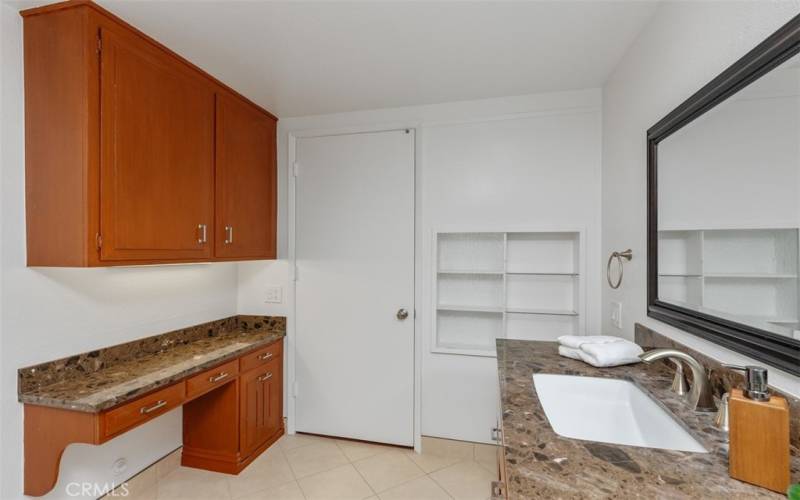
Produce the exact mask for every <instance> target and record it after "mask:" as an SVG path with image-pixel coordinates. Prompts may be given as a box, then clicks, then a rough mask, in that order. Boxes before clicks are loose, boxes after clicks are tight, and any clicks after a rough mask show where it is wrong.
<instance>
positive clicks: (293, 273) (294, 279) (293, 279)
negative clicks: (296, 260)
mask: <svg viewBox="0 0 800 500" xmlns="http://www.w3.org/2000/svg"><path fill="white" fill-rule="evenodd" d="M297 270H298V267H297V264H294V265H293V266H292V281H297V279H298V278H297V274H298V271H297Z"/></svg>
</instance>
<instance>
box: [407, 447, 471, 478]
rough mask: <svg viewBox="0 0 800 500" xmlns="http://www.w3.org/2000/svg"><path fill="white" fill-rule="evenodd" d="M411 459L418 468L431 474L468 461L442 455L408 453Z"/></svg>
mask: <svg viewBox="0 0 800 500" xmlns="http://www.w3.org/2000/svg"><path fill="white" fill-rule="evenodd" d="M408 456H409V458H411V460H413V461H414V463H415V464H417V466H418V467H419V468H420V469H422V470H423V471H425V473H427V474H430V473H431V472H435V471H437V470H440V469H444V468H445V467H449V466H451V465H455V464H457V463H458V462H461V461H463V460H466V459H464V458H459V457H457V456H456V457H447V456H441V455H431V454H424V453H417V452H415V451H410V452H408Z"/></svg>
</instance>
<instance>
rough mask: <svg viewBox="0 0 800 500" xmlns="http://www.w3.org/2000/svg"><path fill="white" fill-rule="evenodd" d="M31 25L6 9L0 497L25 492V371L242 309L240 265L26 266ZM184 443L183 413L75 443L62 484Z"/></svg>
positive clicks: (103, 478)
mask: <svg viewBox="0 0 800 500" xmlns="http://www.w3.org/2000/svg"><path fill="white" fill-rule="evenodd" d="M21 25H22V23H21V18H20V16H19V14H18V13H17V12H16V10H15V9H14V8H12V7H11V6H9V5H6V4H3V5H2V6H0V26H2V120H3V121H2V136H1V140H2V142H1V143H0V152H1V153H2V157H1V158H0V159H1V160H2V163H1V164H2V172H1V174H0V187H1V189H2V191H1V192H0V199H1V203H0V214H2V219H1V220H0V224H1V225H2V247H0V256H1V258H2V266H0V280H2V281H0V288H1V290H0V308H2V309H1V310H2V313H3V314H2V317H1V318H0V332H2V335H0V370H1V371H0V384H2V385H0V391H1V392H2V396H3V397H2V403H1V406H0V421H2V424H3V425H2V430H1V431H0V437H1V438H2V446H0V461H2V462H0V464H2V466H1V467H0V470H1V471H2V476H1V477H2V490H0V498H3V499H4V500H5V499H15V498H20V497H21V496H22V405H20V404H19V403H18V402H17V400H16V393H17V369H18V368H20V367H23V366H27V365H30V364H34V363H38V362H42V361H48V360H52V359H56V358H59V357H62V356H66V355H70V354H75V353H79V352H83V351H88V350H91V349H96V348H99V347H103V346H107V345H111V344H118V343H121V342H125V341H128V340H133V339H136V338H140V337H144V336H148V335H153V334H157V333H162V332H165V331H168V330H172V329H175V328H180V327H183V326H188V325H192V324H197V323H201V322H204V321H210V320H214V319H219V318H222V317H225V316H230V315H233V314H236V310H237V309H236V305H237V304H236V301H237V295H236V293H237V292H236V285H237V270H236V265H235V264H206V265H187V266H154V267H139V268H121V269H42V268H38V269H31V268H27V267H25V220H24V149H23V141H24V133H23V91H22V32H21ZM180 443H181V414H180V410H176V411H173V412H170V413H168V414H166V415H164V416H162V417H159V418H158V419H157V420H156V421H154V422H152V423H150V424H148V425H145V426H142V427H140V428H138V429H136V430H134V431H132V432H130V433H127V434H126V435H125V436H122V437H120V438H117V439H114V440H112V441H110V442H109V443H106V444H104V445H102V446H86V445H77V446H75V445H73V446H70V447H69V448H68V449H67V452H66V453H65V455H64V459H63V461H62V464H61V476H60V479H61V484H64V482H65V481H69V480H80V481H97V482H99V483H106V482H112V481H116V482H117V483H119V482H121V481H122V480H124V479H126V478H127V477H128V476H130V475H132V474H133V473H135V472H137V471H138V470H141V469H142V468H144V467H145V466H146V465H149V464H150V463H152V462H153V461H155V460H157V459H158V458H160V457H161V456H163V455H165V454H166V453H168V452H170V451H172V450H174V449H175V448H177V447H178V446H180ZM121 457H125V458H126V459H127V460H128V468H127V470H126V471H125V472H124V473H123V474H121V475H118V476H115V475H113V474H112V472H111V469H110V467H111V463H112V462H113V461H114V460H116V459H117V458H121ZM56 491H57V490H56ZM54 493H55V492H54ZM61 496H63V490H62V495H61Z"/></svg>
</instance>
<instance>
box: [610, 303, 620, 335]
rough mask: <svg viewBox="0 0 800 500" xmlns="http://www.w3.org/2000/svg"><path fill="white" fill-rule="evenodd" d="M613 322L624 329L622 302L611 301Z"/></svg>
mask: <svg viewBox="0 0 800 500" xmlns="http://www.w3.org/2000/svg"><path fill="white" fill-rule="evenodd" d="M611 324H612V325H614V326H616V327H617V328H619V329H620V330H622V302H612V303H611Z"/></svg>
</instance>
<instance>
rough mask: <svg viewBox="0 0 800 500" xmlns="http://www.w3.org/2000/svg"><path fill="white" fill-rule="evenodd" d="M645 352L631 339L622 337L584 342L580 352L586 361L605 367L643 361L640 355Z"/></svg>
mask: <svg viewBox="0 0 800 500" xmlns="http://www.w3.org/2000/svg"><path fill="white" fill-rule="evenodd" d="M643 352H644V351H643V350H642V348H641V347H639V346H638V345H636V344H634V343H633V342H631V341H630V340H625V339H620V341H619V342H607V343H605V344H583V345H581V348H580V350H579V352H578V353H579V355H580V357H581V359H582V360H583V361H585V362H586V363H589V364H590V365H592V366H596V367H598V368H603V367H608V366H619V365H629V364H631V363H638V362H639V361H641V359H639V355H640V354H641V353H643Z"/></svg>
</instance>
